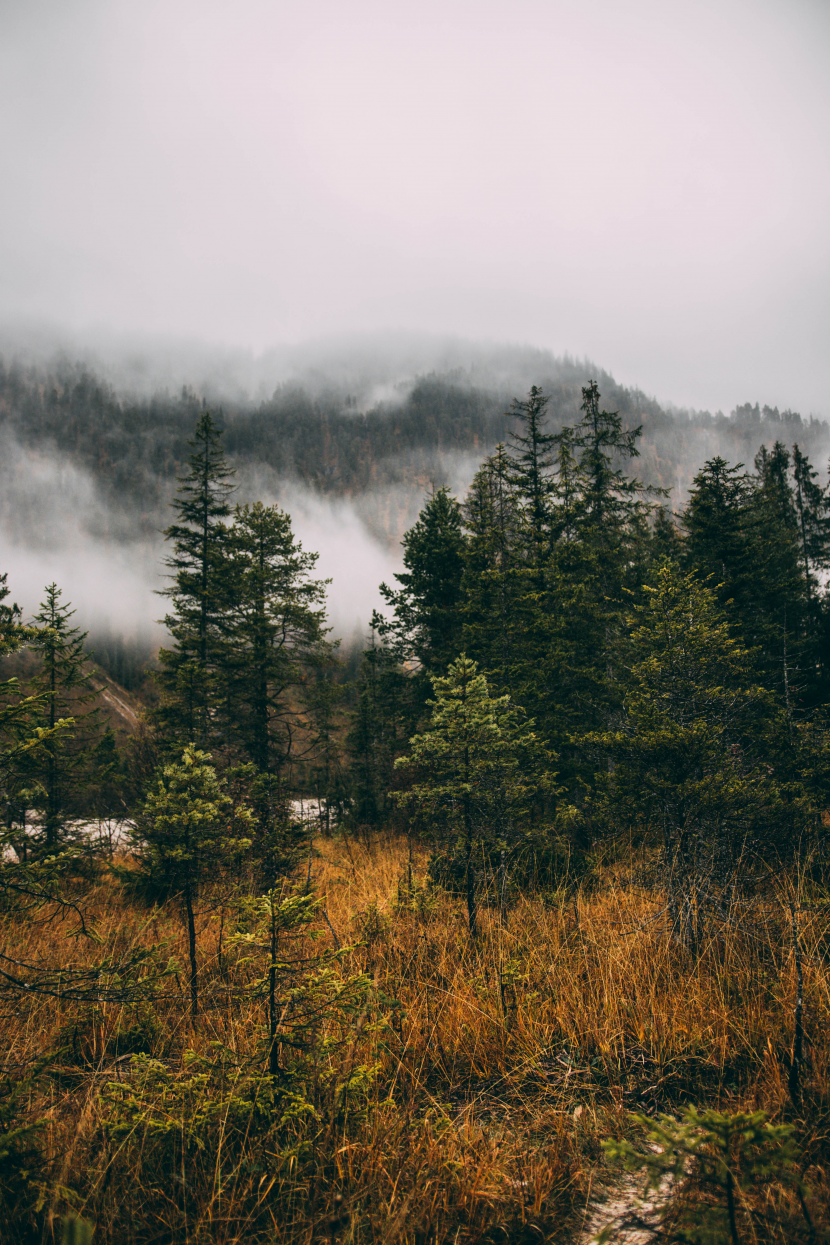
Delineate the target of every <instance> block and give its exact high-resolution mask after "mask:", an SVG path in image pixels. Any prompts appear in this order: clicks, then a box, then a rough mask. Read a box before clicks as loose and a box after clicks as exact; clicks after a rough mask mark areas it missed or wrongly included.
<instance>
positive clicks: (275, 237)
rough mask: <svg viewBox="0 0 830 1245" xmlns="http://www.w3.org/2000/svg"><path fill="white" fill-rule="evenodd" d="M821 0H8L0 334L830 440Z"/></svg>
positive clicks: (829, 108)
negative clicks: (386, 337) (503, 347)
mask: <svg viewBox="0 0 830 1245" xmlns="http://www.w3.org/2000/svg"><path fill="white" fill-rule="evenodd" d="M829 52H830V5H828V4H827V3H826V2H825V0H817V2H814V3H808V2H806V0H786V2H785V0H781V2H780V3H768V2H765V0H716V2H712V3H710V2H709V0H683V2H681V3H678V2H674V0H634V2H629V0H570V2H558V0H544V2H536V0H509V2H508V0H489V2H488V0H418V3H417V4H416V3H414V2H412V0H407V2H406V3H403V2H395V0H377V2H375V0H351V3H344V0H227V2H225V3H218V2H216V0H192V2H191V0H141V3H135V0H129V2H127V0H87V2H83V0H61V2H60V3H59V2H58V0H49V2H47V0H0V158H2V169H3V190H2V194H1V195H0V273H1V274H2V277H0V320H2V321H4V322H5V323H6V324H7V325H15V324H19V323H22V322H27V323H33V322H37V321H48V322H50V323H51V324H53V325H57V326H67V327H71V328H73V329H74V330H80V331H82V332H84V333H88V334H89V335H91V336H93V337H94V335H95V333H97V332H100V331H103V330H106V331H107V332H111V331H117V332H125V333H131V332H140V333H148V334H159V333H170V334H174V335H177V336H190V337H202V338H206V339H209V340H212V341H215V342H217V343H223V344H228V345H239V346H244V347H250V348H252V349H254V350H256V351H260V350H264V349H266V348H267V347H269V346H271V345H273V344H276V343H280V342H297V341H300V340H303V339H306V338H311V337H316V336H326V335H331V334H337V333H349V334H353V333H360V332H367V333H371V332H376V331H378V330H383V331H388V330H398V329H400V330H418V331H429V332H436V333H456V334H461V335H467V336H470V337H484V338H492V339H494V340H499V341H505V340H511V341H517V342H528V343H532V344H535V345H539V346H544V347H549V348H550V349H552V350H554V351H556V352H563V351H566V350H567V351H570V352H571V353H573V354H576V355H586V354H587V355H589V356H590V357H592V358H593V359H595V360H596V361H597V362H598V363H600V364H602V365H603V366H604V367H607V368H608V369H609V370H611V371H613V372H614V373H615V374H616V376H617V377H618V378H619V379H620V380H622V381H624V382H627V383H638V384H640V385H641V386H642V387H643V388H644V389H646V390H647V391H649V392H652V393H656V394H657V395H658V396H660V397H662V398H664V399H672V400H674V401H676V402H679V403H691V404H694V405H699V406H703V405H706V406H710V407H712V408H714V407H723V408H724V409H728V408H729V407H730V406H731V405H733V404H734V403H735V402H738V401H744V400H755V399H760V401H762V402H770V403H777V404H779V405H791V406H794V407H796V408H798V409H801V410H802V412H803V413H805V414H808V413H810V412H811V411H812V412H815V413H817V414H823V415H824V416H830V397H828V395H830V383H829V382H830V351H828V349H827V334H828V327H829V326H830V292H829V291H830V281H829V280H828V278H830V236H829V235H828V220H830V211H828V209H830V169H828V158H829V155H830V143H829V142H828V138H830V134H829V133H828V131H830V74H828V72H827V60H828V53H829Z"/></svg>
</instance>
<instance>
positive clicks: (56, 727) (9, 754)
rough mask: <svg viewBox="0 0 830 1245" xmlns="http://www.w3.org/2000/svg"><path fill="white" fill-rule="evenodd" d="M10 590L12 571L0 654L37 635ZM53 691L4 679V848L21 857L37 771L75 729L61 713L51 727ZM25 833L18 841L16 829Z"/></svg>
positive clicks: (0, 744)
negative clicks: (47, 721) (49, 750)
mask: <svg viewBox="0 0 830 1245" xmlns="http://www.w3.org/2000/svg"><path fill="white" fill-rule="evenodd" d="M8 595H9V587H8V574H3V575H0V658H3V657H8V656H10V655H11V654H12V653H16V652H18V650H19V649H21V648H22V647H23V646H24V644H27V643H31V642H32V641H33V640H34V639H35V638H36V634H37V633H36V629H35V628H34V627H31V626H24V625H23V623H22V621H21V617H22V612H21V609H20V607H19V606H18V605H17V604H12V605H8V604H6V597H8ZM48 702H49V692H48V691H46V690H43V689H40V690H35V691H32V692H30V693H29V694H26V690H25V689H24V688H22V687H21V686H20V683H19V681H18V679H17V678H15V677H12V678H9V679H3V680H2V681H0V797H2V801H3V813H4V816H3V822H4V826H5V833H4V835H3V841H2V842H3V847H4V848H5V846H6V844H9V845H11V846H13V847H14V848H15V850H16V852H17V855H18V856H19V857H20V858H25V857H26V855H27V844H26V806H27V803H28V800H29V799H30V798H32V793H31V790H29V791H27V788H30V789H31V788H32V787H33V786H34V785H35V784H36V782H37V779H36V770H37V768H38V767H42V766H43V765H44V763H46V762H47V758H48V753H47V751H46V749H47V747H48V745H50V744H51V743H53V742H54V743H55V745H56V746H57V740H58V736H60V735H65V734H67V733H68V732H70V731H71V729H72V726H73V721H72V719H71V718H68V719H67V718H61V717H56V718H55V719H54V721H53V723H52V726H51V727H48V726H46V725H44V719H45V718H47V717H51V716H52V715H51V712H50V710H51V706H50V704H49V703H48ZM16 828H19V829H20V831H21V833H22V838H21V840H20V841H17V840H16V837H15V830H16Z"/></svg>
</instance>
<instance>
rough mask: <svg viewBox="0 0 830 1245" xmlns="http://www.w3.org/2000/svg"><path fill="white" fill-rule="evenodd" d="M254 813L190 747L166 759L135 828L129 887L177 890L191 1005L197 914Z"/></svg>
mask: <svg viewBox="0 0 830 1245" xmlns="http://www.w3.org/2000/svg"><path fill="white" fill-rule="evenodd" d="M253 821H254V818H253V814H252V812H251V810H250V808H248V806H247V805H246V804H244V803H238V802H236V803H235V802H234V800H233V799H232V798H231V796H230V795H229V794H228V790H227V784H226V783H225V782H223V781H222V780H221V779H219V778H218V777H217V774H216V770H215V769H214V767H213V766H212V765H211V764H210V757H209V755H208V754H207V753H206V752H200V751H198V750H197V749H195V748H193V747H192V746H189V747H187V748H185V750H184V753H183V755H182V757H181V760H180V761H177V762H175V763H172V764H170V765H165V766H164V768H163V769H162V771H161V773H160V774H159V775H158V777H157V779H156V782H155V785H154V787H153V788H152V789H151V790H150V792H149V793H148V795H147V798H146V800H145V801H144V805H143V807H142V808H141V809H140V811H139V813H138V815H137V817H136V821H135V827H134V830H133V832H132V838H133V843H134V852H133V855H134V858H135V861H136V864H137V876H136V872H135V871H132V870H130V871H125V872H124V874H123V877H124V879H125V881H126V882H127V883H128V884H129V885H130V886H131V887H133V888H134V889H135V888H137V887H144V888H145V890H147V891H149V892H151V893H156V894H163V895H170V896H175V897H176V898H178V899H179V901H180V902H181V905H182V910H183V915H184V918H185V925H186V927H187V939H188V956H189V960H190V1007H191V1015H192V1016H193V1019H194V1020H195V1018H196V1015H197V1013H198V1010H199V983H198V960H197V939H196V913H197V908H198V904H199V898H200V895H201V893H202V891H203V889H204V888H205V886H206V885H207V884H209V883H216V882H217V881H218V880H221V877H222V873H223V871H224V870H226V869H227V868H229V867H230V866H232V864H233V863H234V860H235V859H237V858H238V857H239V856H240V854H241V853H243V852H245V851H246V850H247V849H248V848H249V847H250V845H251V835H252V829H253Z"/></svg>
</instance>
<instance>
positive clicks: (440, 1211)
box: [0, 839, 830, 1245]
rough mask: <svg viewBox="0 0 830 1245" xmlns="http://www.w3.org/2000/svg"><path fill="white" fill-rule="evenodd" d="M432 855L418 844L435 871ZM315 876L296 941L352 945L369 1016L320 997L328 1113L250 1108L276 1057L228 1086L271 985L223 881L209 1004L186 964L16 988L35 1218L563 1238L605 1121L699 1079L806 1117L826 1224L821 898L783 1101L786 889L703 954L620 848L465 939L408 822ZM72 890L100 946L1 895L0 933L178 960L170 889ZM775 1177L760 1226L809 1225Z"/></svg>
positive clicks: (258, 1037)
mask: <svg viewBox="0 0 830 1245" xmlns="http://www.w3.org/2000/svg"><path fill="white" fill-rule="evenodd" d="M424 863H425V862H424V861H423V860H417V859H416V866H418V868H419V873H420V876H423V866H424ZM314 887H315V891H316V894H317V895H318V896H319V897H321V899H322V902H323V904H324V912H325V916H324V915H323V910H322V909H321V910H320V911H319V913H318V916H317V919H316V921H315V926H316V927H318V928H317V929H316V932H317V934H318V937H317V938H316V940H315V941H313V942H312V941H309V939H308V937H307V936H304V938H305V942H304V944H303V945H304V946H305V947H306V948H307V950H308V951H309V952H310V951H311V950H313V949H316V950H317V951H318V952H319V950H320V948H321V947H322V946H323V945H324V944H326V945H328V946H333V944H334V942H335V940H336V941H338V942H339V943H340V944H342V946H343V948H344V949H345V948H351V949H346V950H344V952H343V954H342V955H341V956H339V957H338V956H337V955H334V956H333V957H332V958H331V959H330V960H329V961H328V967H329V969H332V970H333V971H334V972H336V973H337V974H340V975H341V976H342V978H343V979H344V980H345V979H347V978H353V977H354V976H355V975H358V974H364V975H365V978H366V979H367V980H368V982H369V983H370V984H369V985H368V988H367V990H366V993H365V999H366V1002H365V1004H363V1005H362V1010H360V1012H359V1014H357V1013H355V1014H352V1015H348V1014H347V1013H346V1012H345V1011H343V1010H342V1009H341V1010H338V1009H337V1008H336V1007H332V1008H331V1009H330V1011H329V1013H327V1016H326V1017H324V1018H323V1019H322V1021H321V1025H322V1028H320V1029H318V1031H317V1037H316V1042H317V1047H316V1049H317V1052H318V1053H317V1054H316V1055H315V1056H314V1059H315V1061H316V1062H314V1067H313V1070H312V1072H311V1073H309V1071H308V1067H306V1073H305V1077H306V1080H305V1082H304V1084H305V1093H306V1097H307V1100H308V1102H309V1103H310V1104H311V1105H312V1106H313V1107H314V1109H315V1111H316V1118H314V1119H310V1118H306V1119H303V1118H301V1116H300V1115H298V1116H297V1118H296V1119H293V1120H291V1119H286V1120H285V1121H284V1123H283V1124H282V1126H281V1127H275V1126H274V1124H273V1121H269V1120H268V1119H267V1118H265V1117H266V1116H267V1111H264V1110H263V1108H262V1085H263V1084H266V1083H267V1082H266V1080H265V1078H264V1077H263V1078H261V1079H260V1081H259V1082H257V1083H258V1084H259V1086H260V1091H259V1092H260V1106H259V1107H258V1108H257V1110H256V1111H253V1110H252V1109H251V1108H250V1102H249V1099H245V1094H246V1093H248V1092H249V1091H247V1090H246V1091H244V1092H243V1090H242V1089H241V1088H240V1087H241V1086H242V1083H243V1080H244V1078H245V1077H246V1076H248V1077H249V1078H250V1076H251V1072H250V1069H251V1068H254V1067H256V1068H258V1069H259V1071H262V1067H263V1065H262V1059H261V1051H262V1049H263V1046H262V1043H263V1033H264V1032H265V1031H266V1026H267V1019H268V1018H267V1010H266V1004H265V1001H264V1000H263V999H262V998H261V997H250V996H248V997H247V998H246V991H245V987H246V983H250V981H251V970H250V966H249V965H246V961H245V959H244V955H243V950H242V949H240V945H239V944H234V943H233V941H232V939H230V940H229V931H230V930H231V929H232V926H233V915H232V910H231V908H230V907H229V905H228V904H227V903H222V902H221V897H217V899H216V903H215V905H214V906H212V909H211V910H203V912H202V916H201V918H200V956H201V973H202V980H203V987H202V991H203V992H202V1014H201V1016H200V1019H199V1023H198V1027H196V1028H193V1027H192V1026H191V1023H190V1021H189V1018H188V1009H187V980H186V977H185V976H184V973H183V969H179V970H178V973H171V974H170V975H168V976H166V977H164V978H162V979H161V981H160V983H159V984H158V986H157V987H156V991H155V997H154V998H150V997H148V998H146V999H144V1000H138V1001H136V1002H134V1003H133V1004H130V1005H126V1006H125V1005H122V1004H118V1003H111V1002H99V1001H96V1000H94V999H93V1000H91V1001H85V1002H83V1003H78V1002H75V1003H73V1002H67V1001H66V1000H64V1001H60V1000H58V999H55V998H52V997H48V996H47V997H44V996H39V997H26V996H25V995H17V996H14V997H13V998H12V999H9V998H8V997H7V998H6V1005H5V1006H4V1008H3V1016H2V1020H1V1021H0V1024H2V1040H3V1046H4V1050H5V1056H4V1060H3V1062H4V1065H5V1067H4V1071H5V1073H6V1075H7V1076H9V1075H11V1076H12V1077H13V1078H19V1077H21V1076H22V1075H24V1073H25V1070H26V1069H27V1068H29V1069H31V1068H32V1067H33V1066H34V1065H33V1061H36V1060H38V1059H39V1058H41V1057H42V1056H45V1055H48V1056H50V1059H49V1062H48V1063H47V1064H46V1066H45V1068H44V1070H43V1071H42V1073H40V1074H39V1075H38V1076H37V1077H36V1078H35V1080H34V1081H33V1082H32V1084H31V1086H30V1088H29V1090H28V1100H27V1101H26V1103H25V1104H23V1114H24V1116H25V1119H27V1120H28V1121H29V1122H32V1121H36V1120H42V1121H43V1127H42V1129H41V1130H39V1132H37V1133H35V1134H33V1135H32V1136H33V1137H35V1138H37V1142H36V1146H35V1150H36V1151H39V1154H40V1157H39V1158H37V1157H33V1159H32V1163H31V1170H30V1171H29V1173H28V1174H27V1175H26V1176H25V1178H21V1179H23V1180H24V1183H25V1182H28V1192H25V1191H24V1192H25V1196H24V1195H21V1199H22V1200H21V1202H20V1205H21V1207H23V1206H24V1204H26V1205H30V1204H31V1202H32V1201H33V1200H34V1198H35V1195H37V1196H39V1198H40V1201H41V1203H42V1207H43V1209H42V1211H41V1212H40V1214H39V1215H35V1217H34V1219H32V1222H33V1223H37V1224H38V1226H37V1228H36V1232H37V1235H35V1236H34V1238H33V1239H46V1240H52V1239H57V1240H60V1238H61V1226H60V1225H61V1223H62V1222H65V1219H66V1216H68V1215H70V1214H77V1215H79V1216H81V1217H82V1218H83V1219H85V1220H87V1221H89V1222H90V1223H91V1224H93V1225H95V1235H94V1240H95V1242H96V1245H104V1243H110V1242H112V1243H113V1245H115V1243H116V1242H118V1245H122V1243H124V1245H126V1243H127V1242H136V1243H137V1242H142V1243H143V1242H162V1241H165V1242H185V1241H186V1242H189V1243H195V1242H202V1241H205V1242H207V1241H210V1242H222V1243H223V1245H230V1243H231V1242H240V1243H241V1242H243V1241H244V1242H246V1245H250V1243H252V1242H258V1241H262V1242H264V1241H269V1242H270V1241H285V1242H289V1241H290V1242H304V1243H305V1242H308V1243H309V1245H310V1243H311V1242H313V1241H326V1240H328V1241H332V1242H333V1241H346V1240H348V1241H350V1242H355V1245H357V1243H360V1245H363V1243H366V1242H373V1243H374V1242H381V1241H383V1242H397V1241H406V1242H413V1243H415V1242H418V1243H420V1245H426V1243H427V1242H430V1241H435V1242H436V1243H439V1242H450V1241H458V1242H462V1241H487V1242H494V1243H495V1242H502V1241H524V1242H531V1241H542V1240H556V1241H575V1240H577V1239H579V1231H580V1225H581V1223H582V1221H583V1217H584V1213H585V1209H586V1206H587V1205H588V1203H589V1202H590V1201H591V1200H592V1199H595V1198H596V1197H597V1196H598V1195H599V1196H601V1195H602V1193H601V1191H602V1189H603V1187H608V1186H609V1185H610V1184H612V1183H613V1181H614V1179H615V1177H614V1175H613V1173H612V1172H611V1170H610V1168H609V1167H608V1164H607V1162H606V1160H605V1158H604V1156H603V1153H602V1150H601V1142H602V1140H603V1139H605V1138H607V1137H609V1136H615V1137H621V1136H629V1137H630V1138H632V1139H633V1140H635V1141H636V1139H637V1136H638V1129H637V1127H636V1126H634V1125H632V1123H631V1120H630V1118H629V1113H630V1112H631V1111H640V1112H645V1113H652V1112H654V1111H672V1112H675V1111H677V1110H678V1109H679V1108H680V1107H681V1106H682V1105H684V1104H686V1103H695V1104H697V1105H699V1106H701V1107H708V1106H713V1107H718V1108H719V1109H721V1110H724V1111H735V1110H738V1109H745V1110H754V1109H758V1108H763V1109H764V1110H766V1111H767V1112H768V1113H769V1116H770V1117H771V1118H772V1119H773V1120H775V1121H776V1122H782V1121H786V1122H790V1123H793V1124H795V1126H796V1139H797V1141H798V1145H799V1147H800V1152H801V1156H802V1157H801V1165H802V1170H803V1172H804V1176H805V1180H806V1184H807V1186H808V1187H809V1193H808V1196H807V1202H808V1206H809V1212H810V1214H811V1217H812V1220H813V1223H814V1225H815V1232H816V1233H819V1235H813V1237H812V1239H813V1240H818V1239H824V1238H823V1237H821V1236H820V1231H821V1227H820V1225H821V1224H822V1223H823V1222H826V1205H827V1197H828V1190H829V1189H830V1185H829V1184H828V1177H827V1135H828V1126H830V1086H829V1085H828V1054H830V1026H829V1025H828V1018H829V1014H830V973H828V969H827V966H826V963H825V959H826V951H827V938H828V933H830V929H829V928H828V921H827V915H826V910H825V908H824V906H823V905H822V904H820V903H813V904H811V905H808V904H806V903H804V904H803V905H802V913H801V916H800V918H799V920H800V927H799V936H800V940H801V945H802V948H803V960H804V963H803V972H804V998H805V1011H804V1019H805V1050H806V1055H807V1058H806V1073H805V1079H804V1087H803V1094H802V1096H801V1102H800V1105H799V1107H798V1108H795V1107H794V1106H793V1105H792V1103H791V1101H790V1099H789V1096H788V1087H787V1085H788V1077H787V1069H788V1065H789V1058H790V1053H791V1049H792V1042H793V1009H794V1004H795V997H796V974H795V968H794V963H793V957H792V942H791V940H790V936H789V932H788V931H789V929H790V924H789V913H788V912H787V911H785V910H784V909H782V910H781V912H780V913H778V912H776V911H773V910H769V911H768V912H767V914H766V917H765V919H764V920H763V921H758V920H756V921H755V922H754V923H750V922H749V921H747V922H746V923H745V926H744V928H743V929H742V930H738V931H736V930H734V929H733V930H732V931H731V932H729V933H727V932H725V931H724V930H720V931H718V930H714V929H713V930H712V936H711V939H710V941H709V942H708V944H707V945H706V946H705V947H704V948H703V949H702V950H701V951H700V952H699V954H698V955H697V956H696V957H693V956H691V955H690V954H689V952H687V951H685V950H683V949H682V948H680V947H678V946H675V945H674V944H673V943H672V942H671V940H670V938H669V937H668V935H667V932H666V930H665V928H664V926H663V922H662V921H661V919H659V915H658V914H659V907H658V904H657V903H656V902H655V900H654V899H653V898H652V897H650V896H649V895H648V894H647V893H645V892H643V891H641V890H640V889H638V888H637V886H636V885H634V884H628V883H627V882H626V880H625V879H624V878H621V877H620V876H618V875H614V874H613V873H611V872H610V871H609V872H607V873H605V874H603V875H602V876H600V877H598V878H597V879H596V880H595V884H594V885H593V887H592V888H591V889H590V890H589V891H577V892H574V891H570V892H569V891H567V890H565V889H563V890H562V891H561V892H556V893H547V894H541V895H535V896H533V897H521V896H520V897H518V898H517V899H516V900H515V902H514V904H513V906H512V909H511V911H510V912H509V916H508V920H507V922H506V924H504V925H502V924H501V923H500V922H499V918H498V913H497V911H496V909H492V910H485V911H484V912H483V913H482V916H481V931H480V936H479V939H478V942H477V944H473V943H471V941H470V939H469V936H468V933H467V929H466V921H465V916H464V912H463V908H462V904H461V901H460V900H456V899H454V898H452V897H450V896H447V895H446V894H444V893H443V892H436V891H430V890H428V889H426V888H421V887H419V886H417V885H416V886H415V887H414V888H410V887H409V886H408V885H407V860H406V845H405V844H402V843H401V842H399V841H397V840H395V839H389V840H384V839H378V840H377V841H371V842H369V843H367V844H362V845H361V844H357V843H356V842H354V841H352V840H344V841H343V842H336V841H334V840H326V841H324V845H323V848H322V850H321V851H320V854H319V855H318V857H317V858H316V861H315V868H314ZM84 907H85V909H89V910H90V911H91V912H92V913H94V917H95V924H96V929H97V934H98V937H99V938H100V940H101V943H100V944H99V943H96V942H92V941H84V940H81V939H79V938H78V937H77V936H76V933H75V931H74V930H73V928H72V927H71V923H70V922H69V921H57V920H52V921H46V922H44V923H42V924H38V923H30V922H28V921H27V920H23V919H21V918H19V917H15V916H13V915H8V916H6V917H4V918H3V924H2V940H3V950H4V952H5V953H6V954H13V955H14V956H15V958H16V959H18V960H23V961H26V962H29V963H32V964H34V963H38V962H40V963H47V964H50V965H56V964H64V965H67V964H75V965H78V964H81V963H82V962H86V963H90V964H91V963H94V962H97V961H100V960H101V959H102V952H105V953H106V954H107V955H120V954H123V953H124V952H125V951H128V950H130V949H132V948H135V947H137V946H141V945H145V946H148V947H149V946H155V947H157V948H158V949H159V955H160V960H161V961H166V959H167V957H168V956H174V957H175V958H176V960H177V961H178V962H179V964H181V965H184V964H185V963H186V952H185V941H184V940H185V933H184V930H183V927H182V924H181V920H180V915H179V912H178V909H177V908H176V906H175V904H174V903H172V902H171V903H170V904H169V905H167V906H165V907H161V908H156V909H150V908H147V907H143V906H141V905H139V904H137V903H133V902H132V901H130V900H129V899H128V898H127V897H126V891H125V889H124V888H123V887H122V886H121V885H120V884H119V883H118V882H117V881H116V880H115V879H114V878H113V877H112V876H110V875H109V874H107V875H104V876H102V877H101V879H100V881H99V882H98V883H97V885H96V887H95V889H94V891H93V892H92V893H91V894H90V895H88V896H87V898H86V901H85V904H84ZM101 944H102V945H101ZM286 1010H290V1009H286ZM286 1010H284V1011H283V1013H282V1016H281V1025H282V1028H281V1034H282V1036H283V1039H284V1042H285V1050H286V1052H289V1051H290V1040H291V1020H290V1014H289V1015H288V1016H286ZM257 1075H259V1073H257ZM235 1095H236V1096H235ZM240 1095H241V1098H240ZM241 1099H245V1101H247V1102H248V1107H249V1109H248V1110H247V1113H246V1111H245V1110H242V1109H240V1105H239V1104H240V1101H241ZM280 1110H283V1107H281V1108H280ZM20 1122H22V1121H20V1120H19V1121H18V1123H20ZM639 1135H640V1136H642V1132H641V1131H640V1133H639ZM33 1153H34V1151H33ZM30 1194H31V1196H29V1195H30ZM763 1196H764V1197H765V1198H766V1199H767V1202H766V1205H767V1209H769V1210H774V1217H773V1218H774V1220H775V1224H773V1222H772V1219H771V1220H770V1226H769V1228H768V1230H767V1233H766V1239H770V1240H779V1241H783V1240H793V1241H797V1240H804V1241H807V1240H809V1239H811V1238H810V1235H809V1231H808V1228H807V1227H806V1226H805V1221H804V1218H803V1214H802V1211H801V1209H800V1207H799V1205H798V1200H797V1197H796V1193H795V1192H794V1191H787V1190H784V1189H783V1188H779V1187H777V1186H775V1185H774V1184H769V1185H768V1187H767V1190H766V1192H765V1193H764V1195H763ZM27 1199H28V1200H27ZM21 1214H22V1215H23V1211H21ZM758 1222H761V1221H760V1220H758V1221H756V1227H755V1229H754V1231H758V1228H757V1223H758ZM22 1223H23V1219H21V1224H22ZM43 1233H45V1236H43V1237H42V1234H43ZM7 1239H10V1238H7ZM19 1239H21V1240H22V1239H24V1238H23V1229H22V1228H21V1233H20V1237H19ZM612 1239H619V1238H612ZM746 1239H753V1238H751V1237H747V1238H746ZM755 1239H761V1238H760V1237H756V1238H755Z"/></svg>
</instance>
